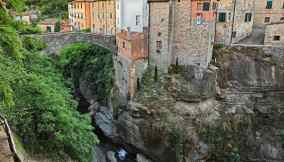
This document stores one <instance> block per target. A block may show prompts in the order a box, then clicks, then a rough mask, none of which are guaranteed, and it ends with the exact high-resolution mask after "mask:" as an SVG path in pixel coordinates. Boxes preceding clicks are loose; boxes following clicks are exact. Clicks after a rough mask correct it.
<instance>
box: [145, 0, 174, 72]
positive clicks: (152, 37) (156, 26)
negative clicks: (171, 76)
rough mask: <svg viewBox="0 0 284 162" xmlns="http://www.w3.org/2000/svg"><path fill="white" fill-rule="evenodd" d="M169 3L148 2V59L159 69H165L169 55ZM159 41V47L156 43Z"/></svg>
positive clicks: (168, 63)
mask: <svg viewBox="0 0 284 162" xmlns="http://www.w3.org/2000/svg"><path fill="white" fill-rule="evenodd" d="M169 7H170V6H169V3H168V2H159V3H150V5H149V8H150V24H149V59H150V64H151V65H152V66H157V68H158V69H159V70H161V71H165V72H166V71H167V69H168V67H169V65H170V60H171V55H170V52H169V39H170V35H169V17H170V11H169ZM158 41H160V44H161V46H160V48H157V43H158Z"/></svg>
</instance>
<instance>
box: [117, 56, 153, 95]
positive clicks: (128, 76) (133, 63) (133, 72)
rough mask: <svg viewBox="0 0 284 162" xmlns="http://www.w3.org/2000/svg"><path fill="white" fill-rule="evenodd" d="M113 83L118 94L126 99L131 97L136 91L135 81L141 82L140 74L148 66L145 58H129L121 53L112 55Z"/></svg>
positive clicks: (141, 74)
mask: <svg viewBox="0 0 284 162" xmlns="http://www.w3.org/2000/svg"><path fill="white" fill-rule="evenodd" d="M113 59H114V69H115V85H116V86H117V87H118V89H119V92H120V95H121V96H122V97H123V98H124V99H127V97H131V98H132V97H133V96H134V95H135V93H136V91H137V83H138V82H139V83H140V82H141V79H142V76H143V74H144V72H145V71H146V69H147V67H148V61H147V60H145V59H139V60H131V59H129V58H127V57H125V56H123V55H120V54H118V55H116V56H114V58H113Z"/></svg>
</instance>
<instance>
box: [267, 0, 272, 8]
mask: <svg viewBox="0 0 284 162" xmlns="http://www.w3.org/2000/svg"><path fill="white" fill-rule="evenodd" d="M271 8H272V0H267V1H266V9H271Z"/></svg>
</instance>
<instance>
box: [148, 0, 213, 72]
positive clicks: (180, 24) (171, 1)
mask: <svg viewBox="0 0 284 162" xmlns="http://www.w3.org/2000/svg"><path fill="white" fill-rule="evenodd" d="M148 2H149V62H150V65H151V66H155V67H157V69H158V70H159V71H161V72H167V71H168V68H169V67H170V65H171V64H176V63H178V64H179V65H198V66H201V67H204V68H206V67H207V66H208V64H209V62H210V61H211V57H212V50H213V44H214V35H215V16H216V14H215V10H214V9H215V8H216V5H217V4H216V2H215V1H214V0H148Z"/></svg>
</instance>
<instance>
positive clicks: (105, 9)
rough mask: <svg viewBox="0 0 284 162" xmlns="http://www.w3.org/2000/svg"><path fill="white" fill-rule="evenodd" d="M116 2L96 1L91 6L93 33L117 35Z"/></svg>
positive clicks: (109, 0)
mask: <svg viewBox="0 0 284 162" xmlns="http://www.w3.org/2000/svg"><path fill="white" fill-rule="evenodd" d="M115 13H116V10H115V0H95V1H94V2H93V3H92V5H91V31H92V32H94V33H99V34H103V35H115V32H116V27H115V20H116V16H115Z"/></svg>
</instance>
